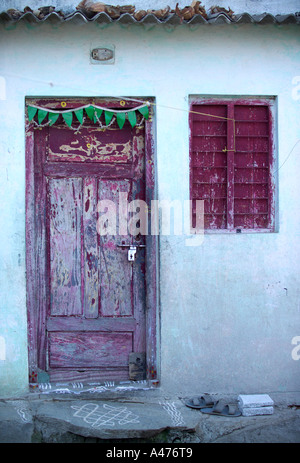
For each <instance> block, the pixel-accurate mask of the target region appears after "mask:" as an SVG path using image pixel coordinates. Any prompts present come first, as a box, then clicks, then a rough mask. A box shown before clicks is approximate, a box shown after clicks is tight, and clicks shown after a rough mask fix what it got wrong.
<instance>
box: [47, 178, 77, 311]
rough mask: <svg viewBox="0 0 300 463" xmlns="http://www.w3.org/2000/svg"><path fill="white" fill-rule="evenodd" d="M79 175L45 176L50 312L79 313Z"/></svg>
mask: <svg viewBox="0 0 300 463" xmlns="http://www.w3.org/2000/svg"><path fill="white" fill-rule="evenodd" d="M81 188H82V179H81V178H63V179H55V178H50V179H48V191H49V194H48V196H49V203H48V205H49V208H48V216H49V248H50V294H51V297H50V313H51V315H62V316H67V315H69V316H70V315H81V313H82V310H81V260H80V258H81V255H80V254H81V253H80V249H81V215H82V201H81Z"/></svg>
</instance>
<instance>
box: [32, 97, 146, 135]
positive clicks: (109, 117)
mask: <svg viewBox="0 0 300 463" xmlns="http://www.w3.org/2000/svg"><path fill="white" fill-rule="evenodd" d="M138 112H139V113H140V114H141V115H142V116H143V118H145V119H147V120H148V118H149V107H148V103H147V104H144V105H142V106H139V107H137V108H132V109H127V110H125V109H123V110H113V109H106V108H101V107H98V106H94V105H88V106H82V107H79V108H75V109H70V110H54V109H53V110H49V109H48V108H40V107H37V106H28V108H27V114H28V121H29V122H31V121H33V122H34V123H35V124H37V123H36V121H35V120H34V118H35V116H36V114H37V120H38V124H37V125H42V122H43V121H44V120H45V118H46V116H47V115H48V121H47V122H46V123H44V125H50V126H52V125H53V124H55V122H56V121H57V120H58V118H59V116H60V115H62V118H63V119H64V121H65V123H66V124H67V125H68V127H71V126H72V122H73V119H74V117H73V113H74V115H75V116H76V119H77V120H78V122H79V123H80V124H83V122H84V119H85V113H86V115H87V117H88V118H89V119H90V120H91V121H92V122H94V124H96V123H99V125H100V127H103V128H105V127H108V126H109V125H111V123H112V122H113V118H114V117H115V119H116V121H117V124H118V127H119V128H120V129H122V128H123V127H124V124H125V122H126V119H128V121H129V123H130V125H131V127H135V126H136V125H137V113H138ZM103 113H104V120H105V124H106V126H104V125H102V123H101V122H100V117H101V116H102V114H103Z"/></svg>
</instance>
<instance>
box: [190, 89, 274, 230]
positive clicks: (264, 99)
mask: <svg viewBox="0 0 300 463" xmlns="http://www.w3.org/2000/svg"><path fill="white" fill-rule="evenodd" d="M195 105H223V106H224V105H226V107H227V118H228V119H234V106H235V105H252V106H256V105H257V106H267V107H268V117H269V175H268V227H267V228H243V227H241V226H236V227H235V226H234V219H233V211H234V195H233V196H231V197H228V191H231V190H232V189H233V188H234V151H233V148H234V127H235V123H234V122H233V121H232V120H228V121H227V146H226V147H227V155H228V156H229V158H230V159H231V163H230V167H231V168H230V169H228V168H227V183H226V185H227V190H226V196H227V211H226V226H227V228H215V229H214V228H205V229H204V233H206V234H220V233H225V234H228V233H229V234H232V233H242V234H246V233H275V232H278V198H277V194H278V179H277V171H278V156H277V132H276V127H277V98H276V96H244V97H240V96H207V95H206V96H205V95H203V96H201V95H190V96H189V182H190V185H189V194H190V200H193V169H192V161H193V146H192V141H193V107H194V106H195ZM227 167H228V163H227Z"/></svg>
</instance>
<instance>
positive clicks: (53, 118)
mask: <svg viewBox="0 0 300 463" xmlns="http://www.w3.org/2000/svg"><path fill="white" fill-rule="evenodd" d="M58 117H59V113H49V114H48V119H49V121H50V124H49V125H53V124H55V122H56V121H57V119H58Z"/></svg>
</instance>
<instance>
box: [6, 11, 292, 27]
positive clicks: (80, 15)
mask: <svg viewBox="0 0 300 463" xmlns="http://www.w3.org/2000/svg"><path fill="white" fill-rule="evenodd" d="M0 22H2V23H18V22H27V23H33V24H34V23H36V24H40V23H45V22H47V23H75V24H76V23H81V24H82V23H91V22H96V23H98V24H110V23H120V24H127V25H130V24H144V25H159V24H167V25H172V26H177V25H182V24H188V25H202V24H210V25H218V24H259V25H267V24H277V25H283V24H300V14H298V13H295V14H288V15H276V16H273V15H271V14H269V13H264V14H261V15H250V14H248V13H243V14H239V15H235V16H233V17H230V16H228V15H227V14H225V13H218V14H215V15H212V16H209V17H208V18H207V19H205V18H204V17H203V16H202V15H201V14H195V15H194V16H193V17H192V18H191V19H188V20H181V18H180V17H179V16H178V15H177V14H176V13H170V14H168V15H167V16H166V17H165V18H158V17H157V16H156V15H155V14H154V13H149V14H146V15H145V16H144V17H143V18H142V19H140V20H137V19H136V18H135V17H134V15H133V14H129V13H123V14H121V15H120V17H118V18H116V19H113V18H111V17H110V16H109V14H107V13H106V12H101V13H97V14H95V15H94V16H92V17H89V16H88V15H87V14H85V13H84V12H83V11H74V12H73V13H69V14H65V15H64V14H62V13H61V12H56V11H53V12H51V13H49V14H48V15H46V16H45V17H43V18H42V19H41V18H39V17H37V16H36V15H35V14H34V13H33V12H25V13H21V14H20V15H19V16H18V17H16V16H15V17H14V16H13V15H11V14H9V13H8V12H7V11H4V12H2V13H0Z"/></svg>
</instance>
